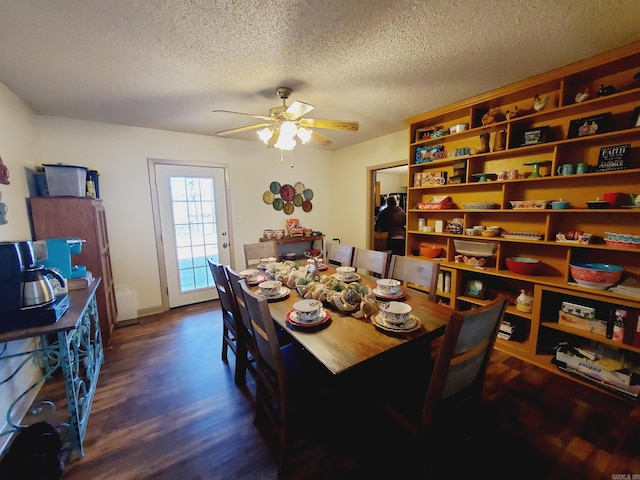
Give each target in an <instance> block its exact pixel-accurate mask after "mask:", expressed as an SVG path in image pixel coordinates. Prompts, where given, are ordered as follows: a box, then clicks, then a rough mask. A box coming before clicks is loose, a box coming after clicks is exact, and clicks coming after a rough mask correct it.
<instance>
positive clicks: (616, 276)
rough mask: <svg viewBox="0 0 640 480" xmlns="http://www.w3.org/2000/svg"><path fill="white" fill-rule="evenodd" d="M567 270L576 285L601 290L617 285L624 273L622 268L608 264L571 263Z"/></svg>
mask: <svg viewBox="0 0 640 480" xmlns="http://www.w3.org/2000/svg"><path fill="white" fill-rule="evenodd" d="M569 269H570V270H571V276H572V277H573V279H574V280H575V281H576V282H577V283H578V285H582V286H583V287H591V288H599V289H601V290H604V289H607V288H609V287H612V286H613V285H615V284H616V283H618V282H619V281H620V278H621V277H622V273H623V272H624V267H621V266H619V265H610V264H608V263H571V264H569Z"/></svg>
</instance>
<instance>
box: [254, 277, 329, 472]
mask: <svg viewBox="0 0 640 480" xmlns="http://www.w3.org/2000/svg"><path fill="white" fill-rule="evenodd" d="M241 288H242V293H243V296H244V301H245V305H246V308H247V312H248V314H249V318H250V321H251V327H252V330H253V337H254V339H255V344H256V347H257V352H256V353H257V368H256V373H257V380H256V411H255V417H254V423H255V424H256V425H259V424H260V423H262V420H263V419H264V418H267V419H268V420H269V421H270V423H271V425H272V426H273V427H275V429H276V431H277V434H278V477H279V478H280V476H281V475H282V474H283V473H284V472H285V471H286V470H287V467H288V462H289V460H290V455H291V453H292V451H293V446H294V443H296V447H298V446H299V443H300V442H299V440H300V438H309V430H307V427H308V424H310V423H311V421H312V419H313V416H314V415H315V414H317V412H318V409H319V408H326V407H327V405H326V404H323V402H322V398H324V397H325V393H326V392H325V391H323V389H324V387H326V386H327V385H328V377H327V375H328V373H327V371H326V370H323V369H322V367H321V366H320V365H319V364H318V363H317V362H314V359H313V358H311V357H310V355H309V353H308V352H306V351H305V350H304V349H302V348H300V347H297V346H296V344H294V343H290V344H287V345H284V346H281V345H280V344H279V342H278V336H277V333H276V328H275V324H274V321H273V318H272V317H271V312H270V311H269V304H268V302H267V300H266V299H265V298H264V297H263V296H261V295H256V294H254V293H253V292H252V291H251V289H250V288H249V286H248V285H247V283H246V282H242V283H241ZM294 427H295V428H298V427H301V428H302V429H303V431H301V432H299V433H301V434H302V435H296V433H297V432H296V431H295V430H294ZM295 440H298V442H296V441H295Z"/></svg>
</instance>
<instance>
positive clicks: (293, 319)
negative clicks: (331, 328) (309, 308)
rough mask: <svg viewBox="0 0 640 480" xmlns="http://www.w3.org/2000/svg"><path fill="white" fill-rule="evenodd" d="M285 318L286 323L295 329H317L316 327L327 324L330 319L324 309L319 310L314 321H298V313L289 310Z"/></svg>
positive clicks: (327, 311)
mask: <svg viewBox="0 0 640 480" xmlns="http://www.w3.org/2000/svg"><path fill="white" fill-rule="evenodd" d="M285 318H286V320H287V322H288V323H290V324H291V325H294V326H296V327H317V326H318V325H322V324H323V323H325V322H327V321H328V320H329V319H330V318H331V313H330V312H329V310H327V309H326V308H321V309H320V315H318V318H316V319H314V320H300V319H299V318H298V312H296V311H295V310H290V311H288V312H287V315H286V317H285Z"/></svg>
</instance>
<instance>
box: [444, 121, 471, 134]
mask: <svg viewBox="0 0 640 480" xmlns="http://www.w3.org/2000/svg"><path fill="white" fill-rule="evenodd" d="M468 128H469V124H468V123H458V124H456V125H453V126H452V127H450V128H449V133H460V132H464V131H465V130H466V129H468Z"/></svg>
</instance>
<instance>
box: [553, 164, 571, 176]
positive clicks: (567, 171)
mask: <svg viewBox="0 0 640 480" xmlns="http://www.w3.org/2000/svg"><path fill="white" fill-rule="evenodd" d="M556 171H557V173H558V175H573V174H574V173H576V166H575V165H573V164H572V163H565V164H564V165H560V166H559V167H558V168H557V170H556Z"/></svg>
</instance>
